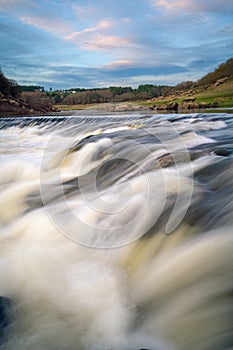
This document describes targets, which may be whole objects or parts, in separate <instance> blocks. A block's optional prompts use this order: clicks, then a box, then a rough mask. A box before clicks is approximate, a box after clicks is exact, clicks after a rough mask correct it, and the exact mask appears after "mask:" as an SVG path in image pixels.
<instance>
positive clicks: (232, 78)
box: [0, 58, 233, 110]
mask: <svg viewBox="0 0 233 350" xmlns="http://www.w3.org/2000/svg"><path fill="white" fill-rule="evenodd" d="M190 97H191V98H192V99H195V103H196V104H198V103H199V104H200V103H208V104H214V103H217V104H218V106H219V107H232V106H233V58H230V59H229V60H227V61H226V62H225V63H223V64H221V65H220V66H219V67H218V68H216V70H215V71H214V72H211V73H208V74H207V75H205V76H204V77H203V78H201V79H199V80H198V81H197V82H193V81H184V82H181V83H179V84H177V85H176V86H167V85H152V84H142V85H139V86H138V88H136V89H133V88H132V87H130V86H126V87H121V86H110V87H109V88H93V89H84V88H79V87H76V88H71V89H68V90H55V91H53V90H52V88H50V89H49V91H46V92H45V91H44V87H43V86H37V85H22V86H20V85H18V84H17V83H16V82H15V81H14V80H9V79H7V78H6V77H5V76H4V75H3V73H2V72H1V71H0V98H2V99H3V98H15V99H19V98H20V100H21V101H22V102H23V103H26V104H27V105H28V107H29V108H31V109H33V110H51V106H52V105H53V106H55V107H56V108H58V109H62V110H76V109H83V108H88V107H90V106H93V104H99V103H116V102H131V103H135V104H140V105H143V106H148V107H154V108H156V107H158V106H162V105H164V104H167V103H170V102H177V103H178V104H179V106H181V104H182V101H183V100H184V99H187V98H190Z"/></svg>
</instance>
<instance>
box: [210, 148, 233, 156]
mask: <svg viewBox="0 0 233 350" xmlns="http://www.w3.org/2000/svg"><path fill="white" fill-rule="evenodd" d="M214 153H215V154H216V156H221V157H229V156H230V154H231V151H230V150H229V149H227V148H219V149H216V150H215V151H214Z"/></svg>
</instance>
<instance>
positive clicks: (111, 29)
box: [0, 0, 233, 89]
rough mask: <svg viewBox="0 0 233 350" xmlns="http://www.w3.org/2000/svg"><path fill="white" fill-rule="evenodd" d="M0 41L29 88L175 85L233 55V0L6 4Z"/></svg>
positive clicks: (0, 50)
mask: <svg viewBox="0 0 233 350" xmlns="http://www.w3.org/2000/svg"><path fill="white" fill-rule="evenodd" d="M0 40H1V41H0V43H1V45H0V66H1V70H2V71H3V73H4V74H5V76H6V77H8V78H10V79H14V80H16V81H17V82H18V83H19V84H22V85H40V86H44V87H45V88H46V89H49V88H52V89H66V88H72V87H84V88H101V87H108V86H132V87H137V86H138V85H140V84H154V85H164V84H165V85H166V84H168V85H175V84H177V83H180V82H182V81H186V80H193V81H195V80H197V79H199V78H200V77H202V76H203V75H205V74H206V73H208V72H209V71H212V70H214V69H215V68H216V67H218V65H219V64H221V63H223V62H224V61H226V60H227V59H228V58H230V57H232V56H233V1H232V0H64V1H61V0H60V1H59V0H0Z"/></svg>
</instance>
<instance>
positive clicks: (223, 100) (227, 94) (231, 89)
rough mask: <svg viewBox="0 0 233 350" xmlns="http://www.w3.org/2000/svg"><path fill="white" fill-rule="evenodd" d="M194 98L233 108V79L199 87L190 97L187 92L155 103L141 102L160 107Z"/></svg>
mask: <svg viewBox="0 0 233 350" xmlns="http://www.w3.org/2000/svg"><path fill="white" fill-rule="evenodd" d="M187 97H192V98H195V99H196V102H198V103H199V102H205V103H211V104H213V103H214V102H217V103H218V107H220V108H221V107H222V108H227V107H233V79H231V80H229V81H227V82H225V83H223V84H221V85H219V86H213V85H211V86H204V87H198V88H196V89H194V90H193V91H192V93H190V94H189V95H188V96H187V94H185V92H184V93H183V94H181V95H179V96H168V97H166V98H161V99H160V98H157V99H155V100H154V101H149V102H148V101H147V102H146V101H141V102H140V104H142V105H143V106H148V107H151V106H156V107H158V106H160V105H163V104H167V103H169V102H177V103H178V104H179V105H181V103H182V101H183V100H184V99H185V98H187Z"/></svg>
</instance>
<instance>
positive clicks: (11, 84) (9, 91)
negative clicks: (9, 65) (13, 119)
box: [0, 70, 20, 98]
mask: <svg viewBox="0 0 233 350" xmlns="http://www.w3.org/2000/svg"><path fill="white" fill-rule="evenodd" d="M0 93H1V94H2V95H3V96H5V97H9V96H12V97H14V98H18V97H19V96H20V87H19V85H18V84H17V83H16V81H14V80H9V79H7V78H6V77H5V76H4V74H3V73H2V71H1V70H0Z"/></svg>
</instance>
